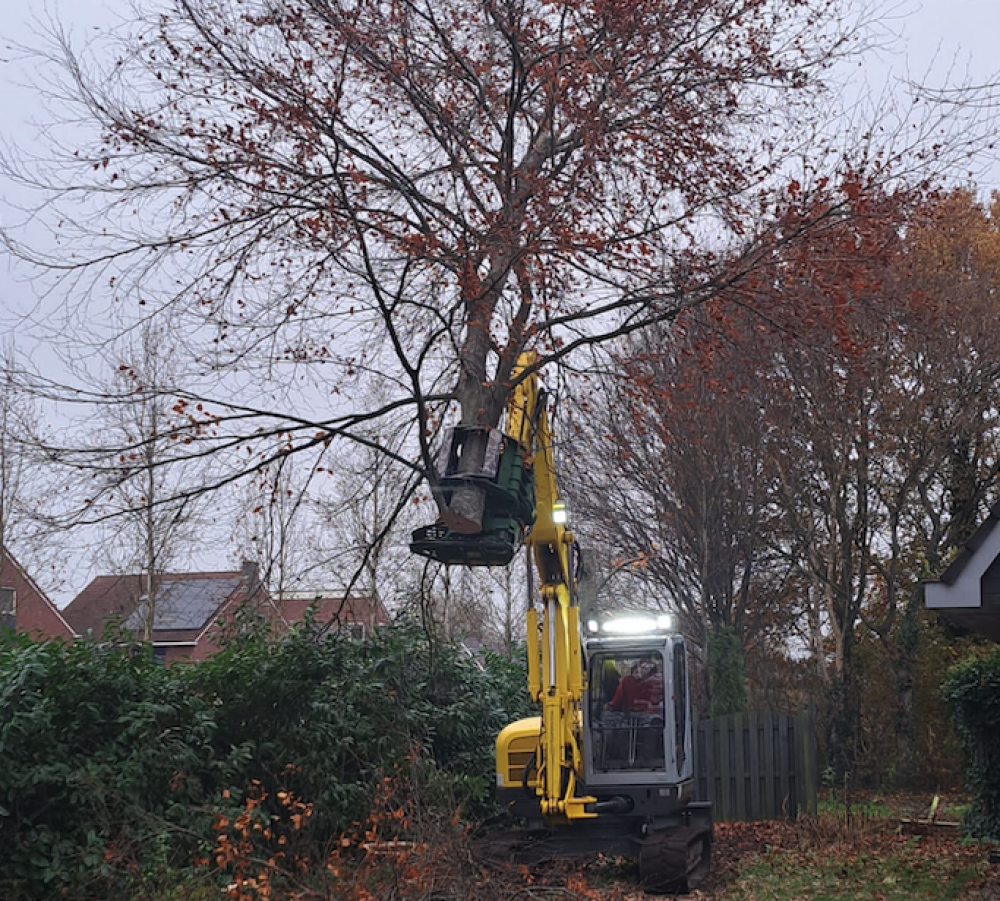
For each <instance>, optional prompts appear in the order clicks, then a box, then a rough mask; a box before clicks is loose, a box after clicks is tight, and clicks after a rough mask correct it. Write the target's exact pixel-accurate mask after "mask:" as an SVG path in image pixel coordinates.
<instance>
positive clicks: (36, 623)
mask: <svg viewBox="0 0 1000 901" xmlns="http://www.w3.org/2000/svg"><path fill="white" fill-rule="evenodd" d="M0 628H6V629H16V630H17V631H18V632H26V633H28V634H29V635H31V636H33V637H35V638H39V639H47V638H62V639H65V640H66V641H72V640H73V638H74V635H73V628H72V626H70V624H69V622H68V621H67V619H66V617H65V616H64V615H63V614H62V613H61V612H60V611H59V608H58V607H56V605H55V604H53V603H52V601H50V600H49V598H48V596H47V595H46V594H45V592H44V591H42V589H41V588H39V587H38V585H37V584H36V583H35V580H34V579H32V578H31V576H29V575H28V573H27V572H25V570H24V568H23V567H22V566H21V564H19V563H18V562H17V560H15V559H14V557H13V555H12V554H11V553H10V551H8V550H7V549H6V548H0Z"/></svg>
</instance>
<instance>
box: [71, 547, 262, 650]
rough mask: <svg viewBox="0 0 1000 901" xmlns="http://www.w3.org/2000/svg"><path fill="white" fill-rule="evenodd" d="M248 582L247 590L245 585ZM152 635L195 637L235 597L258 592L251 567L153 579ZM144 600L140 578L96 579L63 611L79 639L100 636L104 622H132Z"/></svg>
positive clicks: (108, 577)
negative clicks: (153, 621) (153, 617)
mask: <svg viewBox="0 0 1000 901" xmlns="http://www.w3.org/2000/svg"><path fill="white" fill-rule="evenodd" d="M250 580H253V582H254V585H253V588H251V586H250V584H249V582H250ZM158 584H159V590H158V592H157V604H158V606H157V610H156V612H155V623H154V634H155V636H156V639H158V640H179V639H183V638H194V637H196V636H197V635H198V634H199V633H201V632H202V631H203V630H204V628H205V627H206V626H207V625H210V624H211V623H212V622H213V621H214V620H215V618H216V616H217V615H218V614H219V612H220V611H221V609H222V608H223V607H224V606H225V605H226V604H227V603H228V602H229V601H230V600H232V599H234V598H235V596H236V595H237V594H238V593H242V594H244V595H248V594H249V593H250V591H252V590H254V589H255V588H257V587H258V586H257V584H256V567H255V566H253V564H244V567H243V569H242V570H237V571H235V572H233V571H230V572H198V573H164V574H162V575H161V576H159V577H158ZM145 595H146V580H145V576H143V575H141V574H129V575H119V576H98V577H97V578H95V579H94V580H93V581H92V582H91V583H90V584H89V585H88V586H87V587H86V588H84V590H83V591H82V592H80V594H79V595H77V597H76V598H74V599H73V601H72V602H71V603H70V604H69V606H67V607H66V609H65V610H64V611H63V612H64V614H65V616H66V619H68V620H69V622H70V623H71V625H72V626H73V628H74V629H75V630H76V632H77V634H79V635H83V636H86V635H92V636H99V635H100V634H101V633H102V632H103V630H104V628H105V626H106V625H107V623H108V622H110V621H113V620H118V621H121V622H122V623H127V621H128V620H129V618H130V617H131V618H132V620H133V621H132V622H131V623H128V625H129V627H130V628H133V630H135V625H136V623H135V620H136V619H137V618H138V617H139V616H141V611H140V610H139V608H140V606H141V604H142V603H143V601H144V598H145Z"/></svg>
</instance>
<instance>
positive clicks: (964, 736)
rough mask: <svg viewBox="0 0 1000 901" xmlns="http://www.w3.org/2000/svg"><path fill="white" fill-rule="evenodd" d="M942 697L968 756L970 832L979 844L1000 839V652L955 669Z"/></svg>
mask: <svg viewBox="0 0 1000 901" xmlns="http://www.w3.org/2000/svg"><path fill="white" fill-rule="evenodd" d="M942 692H943V694H944V698H945V701H946V703H947V704H948V708H949V710H950V711H951V715H952V717H953V718H954V720H955V726H956V728H957V730H958V734H959V738H960V740H961V743H962V749H963V751H964V752H965V776H966V782H967V785H968V789H969V792H970V794H971V797H972V806H971V809H970V811H969V815H968V817H967V818H966V826H967V828H968V830H969V832H970V834H972V835H973V836H975V837H977V838H989V839H994V840H996V839H1000V647H998V648H993V649H992V650H990V651H987V652H984V653H978V654H974V655H972V656H970V657H968V658H966V659H965V660H963V661H962V662H961V663H958V664H956V665H955V666H954V667H952V668H951V669H950V670H949V671H948V674H947V676H946V678H945V681H944V684H943V686H942Z"/></svg>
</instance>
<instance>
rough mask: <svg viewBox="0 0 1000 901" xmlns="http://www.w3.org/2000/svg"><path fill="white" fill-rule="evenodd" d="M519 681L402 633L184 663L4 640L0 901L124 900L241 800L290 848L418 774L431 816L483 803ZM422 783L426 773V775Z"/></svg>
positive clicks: (409, 627)
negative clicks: (302, 824) (294, 824)
mask: <svg viewBox="0 0 1000 901" xmlns="http://www.w3.org/2000/svg"><path fill="white" fill-rule="evenodd" d="M525 695H526V691H525V688H524V671H523V667H522V666H521V665H520V664H516V663H511V662H510V661H507V660H505V659H502V658H499V657H496V656H487V657H485V658H477V659H472V658H470V657H469V656H468V655H467V654H465V653H463V651H462V649H461V648H459V647H457V646H455V645H453V644H448V643H442V642H436V641H432V640H429V639H428V636H427V635H426V634H425V633H424V632H423V631H422V630H421V629H420V628H419V627H418V626H416V625H415V624H412V623H400V624H397V625H394V626H392V627H388V628H385V629H383V630H380V631H379V632H378V633H377V634H376V635H375V636H374V637H373V638H372V639H370V640H368V641H365V642H353V641H349V640H347V639H342V638H338V637H336V636H330V637H324V638H318V637H317V636H315V635H313V634H310V633H309V632H308V631H305V632H301V633H297V634H293V635H290V636H287V637H285V638H284V639H283V640H281V641H277V642H275V641H269V640H267V639H266V637H263V636H256V637H252V638H249V639H246V640H243V641H242V642H240V643H239V644H235V645H232V646H230V647H228V648H226V649H225V650H224V651H222V652H221V653H220V654H218V655H216V656H215V657H213V658H211V659H209V660H207V661H204V662H202V663H197V664H194V663H192V664H186V665H176V666H172V667H163V666H161V665H159V664H158V663H157V662H155V661H154V660H153V658H152V655H151V654H150V652H149V650H148V648H144V647H142V646H134V645H132V646H122V645H120V644H117V643H114V642H110V643H109V642H105V643H103V644H100V643H93V642H80V643H77V644H71V645H63V644H60V643H48V644H36V643H33V642H31V641H29V640H28V639H26V638H24V637H23V636H14V637H12V636H7V637H5V638H2V639H0V761H2V765H0V897H4V898H15V897H24V898H48V897H56V896H58V897H70V898H73V897H79V898H83V897H113V896H115V895H116V894H117V895H119V896H122V897H130V896H131V894H132V893H135V892H136V891H138V890H141V889H143V886H144V880H145V881H148V880H150V879H154V880H155V879H156V878H157V874H158V873H160V872H170V873H173V874H176V873H177V872H182V871H183V870H184V869H185V868H186V867H190V866H191V865H192V861H193V860H194V858H195V856H197V855H201V856H207V854H208V852H209V851H210V850H211V847H212V842H213V838H214V835H213V821H214V820H215V818H216V816H217V815H219V814H220V813H221V814H226V815H228V816H230V817H231V816H233V815H235V814H236V813H237V812H238V811H239V810H240V809H242V806H243V803H244V800H245V799H246V798H247V797H248V796H250V795H254V796H261V795H263V796H266V797H267V798H268V801H267V802H265V810H264V813H265V814H267V815H268V816H270V815H272V814H273V815H274V816H280V815H281V813H282V811H281V810H280V809H279V808H277V807H274V808H273V809H268V808H267V805H268V804H270V805H275V804H276V801H275V799H276V798H277V796H278V792H279V791H282V790H284V791H287V792H290V793H292V795H293V796H295V797H297V798H301V799H302V800H303V801H305V802H308V803H309V804H310V805H311V807H312V816H311V817H310V818H309V820H308V830H307V834H305V835H303V836H300V840H303V841H308V842H310V843H311V844H312V846H313V847H315V848H317V849H322V848H323V847H325V846H326V845H327V844H328V843H329V842H330V841H331V840H332V839H334V838H336V836H338V835H339V834H340V833H341V832H343V831H344V830H347V829H350V828H351V826H352V824H354V823H355V822H356V821H357V820H358V818H359V817H360V816H362V815H363V812H364V811H365V810H366V809H367V804H368V801H369V799H370V798H371V795H372V792H373V789H374V787H375V786H376V785H377V784H378V782H379V780H380V779H381V778H382V776H383V775H384V774H386V773H395V772H400V771H403V770H405V769H406V768H407V767H408V766H409V765H411V764H412V762H413V761H414V760H416V759H419V760H420V762H421V763H422V764H424V765H428V766H430V767H431V768H433V770H434V771H435V772H437V773H438V774H439V776H438V778H436V779H435V780H433V784H434V785H436V786H437V787H438V789H439V793H440V798H438V799H435V798H431V799H429V800H430V802H431V803H434V801H435V800H438V801H440V802H441V803H454V802H455V800H456V799H457V800H458V801H459V802H465V804H466V806H467V809H468V808H471V809H472V810H473V811H474V812H475V811H476V810H477V808H478V810H479V811H481V810H482V809H484V805H487V804H488V803H489V797H490V789H491V785H492V780H491V776H492V771H493V764H492V753H493V752H492V747H493V738H494V736H495V733H496V732H497V731H498V730H499V729H500V728H501V727H502V726H503V725H504V724H505V723H507V722H509V721H510V719H512V718H515V717H517V716H521V715H524V714H525V713H527V710H526V701H525ZM424 768H425V769H426V766H425V767H424Z"/></svg>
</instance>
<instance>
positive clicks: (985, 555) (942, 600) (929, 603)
mask: <svg viewBox="0 0 1000 901" xmlns="http://www.w3.org/2000/svg"><path fill="white" fill-rule="evenodd" d="M998 527H1000V503H997V504H995V505H994V506H993V508H992V509H991V510H990V513H989V516H987V517H986V521H985V522H984V523H983V524H982V525H981V526H980V527H979V528H978V529H976V531H975V532H974V533H973V535H972V537H971V538H970V539H969V540H968V541H967V542H966V543H965V546H964V547H963V548H962V550H961V551H960V552H959V554H958V556H957V557H956V558H955V559H954V561H952V563H951V565H950V566H949V567H948V568H947V569H946V570H945V571H944V572H943V573H942V574H941V577H940V578H939V579H933V580H928V581H925V582H924V606H925V607H927V609H928V610H937V611H938V612H939V613H941V614H942V615H943V616H945V617H946V618H947V619H949V620H951V621H952V622H954V623H956V624H958V625H959V626H962V627H963V628H965V629H968V630H969V631H971V632H976V633H978V634H979V635H985V636H986V637H987V638H992V639H993V640H994V641H1000V528H998Z"/></svg>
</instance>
